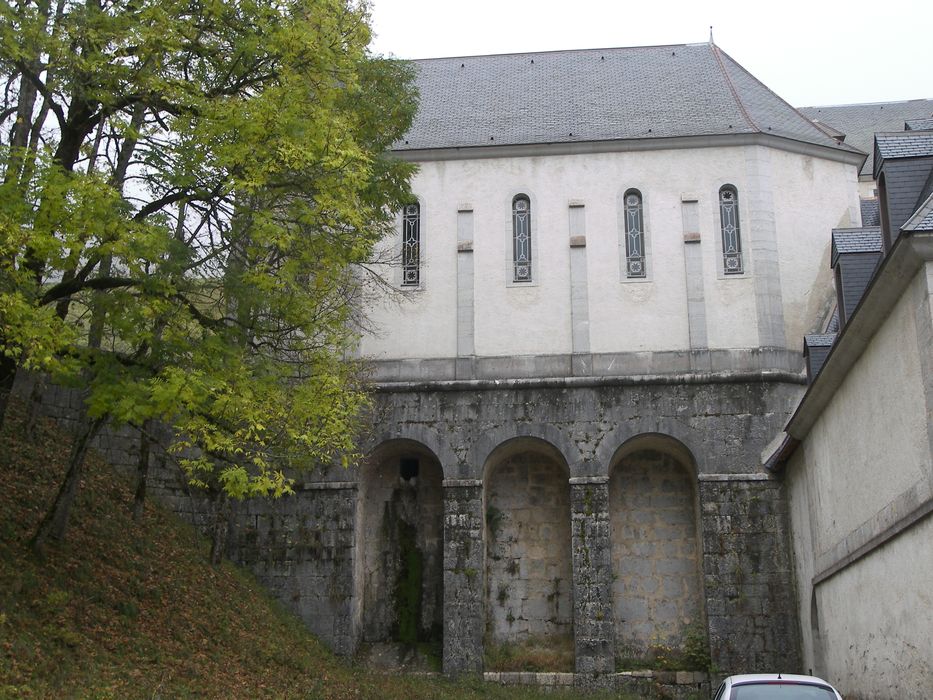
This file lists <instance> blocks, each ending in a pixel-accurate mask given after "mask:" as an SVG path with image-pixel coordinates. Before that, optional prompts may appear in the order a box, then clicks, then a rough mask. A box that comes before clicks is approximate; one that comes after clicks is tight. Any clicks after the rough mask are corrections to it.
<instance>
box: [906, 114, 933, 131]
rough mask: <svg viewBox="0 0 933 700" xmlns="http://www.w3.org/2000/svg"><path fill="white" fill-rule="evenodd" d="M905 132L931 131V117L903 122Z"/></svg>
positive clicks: (932, 127) (932, 126) (932, 121)
mask: <svg viewBox="0 0 933 700" xmlns="http://www.w3.org/2000/svg"><path fill="white" fill-rule="evenodd" d="M904 129H905V130H907V131H928V130H930V129H933V117H930V118H929V119H908V120H907V121H905V122H904Z"/></svg>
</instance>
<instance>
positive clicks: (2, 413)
mask: <svg viewBox="0 0 933 700" xmlns="http://www.w3.org/2000/svg"><path fill="white" fill-rule="evenodd" d="M15 381H16V360H14V359H12V358H10V357H7V356H6V355H3V354H0V430H3V422H4V420H5V418H6V407H7V404H8V403H9V401H10V395H11V394H12V393H13V383H14V382H15Z"/></svg>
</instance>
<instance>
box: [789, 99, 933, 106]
mask: <svg viewBox="0 0 933 700" xmlns="http://www.w3.org/2000/svg"><path fill="white" fill-rule="evenodd" d="M909 102H933V97H911V98H910V99H908V100H881V101H879V102H846V103H844V104H826V105H804V106H801V107H800V109H828V108H834V107H877V106H884V105H903V104H907V103H909Z"/></svg>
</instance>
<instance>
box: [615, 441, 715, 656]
mask: <svg viewBox="0 0 933 700" xmlns="http://www.w3.org/2000/svg"><path fill="white" fill-rule="evenodd" d="M609 473H610V478H609V531H610V542H611V562H612V610H613V623H614V625H615V639H616V656H617V659H618V661H619V663H620V665H622V666H623V667H624V666H626V665H628V664H630V663H638V664H643V663H651V662H653V661H657V660H658V657H659V656H660V655H661V654H664V655H665V656H667V657H673V658H675V659H676V657H677V656H678V655H680V656H681V657H684V656H685V654H686V652H687V651H688V647H689V650H690V652H691V654H695V652H696V645H697V644H698V643H701V644H704V645H705V643H706V642H705V640H706V636H707V635H706V616H705V612H704V609H703V601H704V596H703V583H702V581H703V578H702V556H701V548H700V546H699V537H698V534H697V533H698V532H700V528H699V499H698V494H697V487H696V483H697V479H696V461H695V460H694V458H693V454H692V453H691V452H690V450H688V449H687V448H686V446H685V445H684V444H683V443H682V442H680V441H679V440H676V439H675V438H672V437H670V436H668V435H661V434H657V433H651V434H643V435H638V436H636V437H634V438H632V439H630V440H628V441H626V442H625V443H624V444H623V445H621V446H620V447H619V448H618V449H617V450H616V454H615V456H614V458H613V461H612V463H611V465H610V471H609ZM682 661H683V662H684V663H686V659H685V658H684V659H682Z"/></svg>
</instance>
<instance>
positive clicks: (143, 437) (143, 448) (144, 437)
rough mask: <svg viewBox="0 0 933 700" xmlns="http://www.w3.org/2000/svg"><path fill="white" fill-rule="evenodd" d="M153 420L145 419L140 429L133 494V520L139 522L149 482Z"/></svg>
mask: <svg viewBox="0 0 933 700" xmlns="http://www.w3.org/2000/svg"><path fill="white" fill-rule="evenodd" d="M151 430H152V420H145V421H143V425H142V427H141V428H140V429H139V462H138V464H137V467H136V469H137V480H136V493H135V494H134V495H133V520H134V521H136V522H139V521H140V520H141V519H142V517H143V505H144V504H145V502H146V487H147V486H148V484H149V445H150V443H151V442H152V439H151V437H150V435H151Z"/></svg>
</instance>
